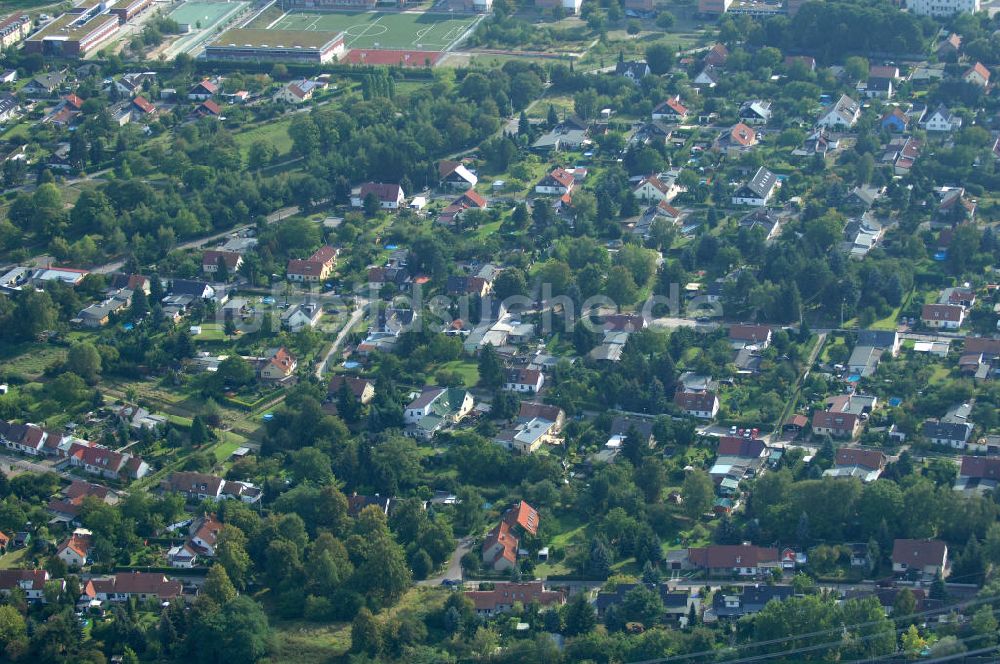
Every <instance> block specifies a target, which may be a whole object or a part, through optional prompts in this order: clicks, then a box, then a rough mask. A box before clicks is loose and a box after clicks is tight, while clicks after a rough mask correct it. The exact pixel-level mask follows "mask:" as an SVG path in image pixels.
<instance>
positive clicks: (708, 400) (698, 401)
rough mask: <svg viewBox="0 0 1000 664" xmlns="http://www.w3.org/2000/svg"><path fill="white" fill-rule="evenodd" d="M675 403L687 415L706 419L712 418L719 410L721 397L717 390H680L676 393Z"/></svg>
mask: <svg viewBox="0 0 1000 664" xmlns="http://www.w3.org/2000/svg"><path fill="white" fill-rule="evenodd" d="M674 405H676V406H677V407H678V408H680V409H681V410H682V411H684V414H685V415H690V416H691V417H698V418H701V419H706V420H708V419H712V418H713V417H715V415H716V414H717V413H718V412H719V398H718V397H717V396H716V395H715V392H712V391H709V390H705V391H700V392H684V391H680V390H678V391H677V392H676V393H675V394H674Z"/></svg>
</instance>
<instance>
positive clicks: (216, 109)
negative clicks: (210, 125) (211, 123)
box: [198, 99, 222, 115]
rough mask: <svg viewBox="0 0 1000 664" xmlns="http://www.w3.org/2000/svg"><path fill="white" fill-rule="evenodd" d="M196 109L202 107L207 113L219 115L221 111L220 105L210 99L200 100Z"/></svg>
mask: <svg viewBox="0 0 1000 664" xmlns="http://www.w3.org/2000/svg"><path fill="white" fill-rule="evenodd" d="M198 109H199V110H201V109H204V110H205V111H208V113H210V114H211V115H219V114H221V113H222V107H221V106H219V105H218V104H216V103H215V102H214V101H212V100H211V99H208V100H205V101H203V102H201V104H200V105H199V106H198Z"/></svg>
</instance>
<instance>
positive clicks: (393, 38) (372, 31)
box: [249, 12, 477, 51]
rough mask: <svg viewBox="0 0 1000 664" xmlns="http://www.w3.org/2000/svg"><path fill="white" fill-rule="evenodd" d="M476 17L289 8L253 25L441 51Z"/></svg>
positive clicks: (354, 43) (358, 44)
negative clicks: (276, 16)
mask: <svg viewBox="0 0 1000 664" xmlns="http://www.w3.org/2000/svg"><path fill="white" fill-rule="evenodd" d="M476 20H477V17H463V18H452V17H451V16H450V15H448V14H432V13H420V14H399V13H391V14H389V13H385V14H383V13H379V12H361V13H359V12H323V13H322V14H315V13H309V12H289V13H287V14H285V15H284V16H282V17H281V18H279V19H278V20H277V21H274V22H273V23H271V24H269V25H261V24H258V23H256V22H255V23H254V24H251V26H249V27H251V28H269V29H271V30H303V31H318V32H330V33H338V32H343V33H345V45H346V46H347V48H349V49H350V48H382V49H400V50H424V51H442V50H444V49H445V48H447V47H448V46H450V45H451V44H452V43H453V42H454V41H455V40H456V39H458V38H459V37H461V36H462V35H463V34H464V33H465V31H466V30H468V29H469V28H470V27H471V26H472V25H473V24H474V23H475V22H476Z"/></svg>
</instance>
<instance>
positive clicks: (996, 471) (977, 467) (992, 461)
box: [955, 456, 1000, 493]
mask: <svg viewBox="0 0 1000 664" xmlns="http://www.w3.org/2000/svg"><path fill="white" fill-rule="evenodd" d="M998 485H1000V458H997V457H982V456H963V457H962V466H961V468H960V469H959V471H958V479H957V480H956V481H955V491H966V492H977V493H992V492H993V491H995V490H996V488H997V486H998Z"/></svg>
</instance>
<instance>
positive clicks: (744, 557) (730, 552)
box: [688, 544, 778, 569]
mask: <svg viewBox="0 0 1000 664" xmlns="http://www.w3.org/2000/svg"><path fill="white" fill-rule="evenodd" d="M688 560H689V561H691V563H692V564H694V565H697V566H698V567H702V568H705V569H721V568H728V567H757V566H759V565H760V564H762V563H771V564H776V563H777V562H778V550H777V549H774V548H764V547H759V546H754V545H752V544H732V545H722V544H719V545H714V546H706V547H702V548H697V549H688Z"/></svg>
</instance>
